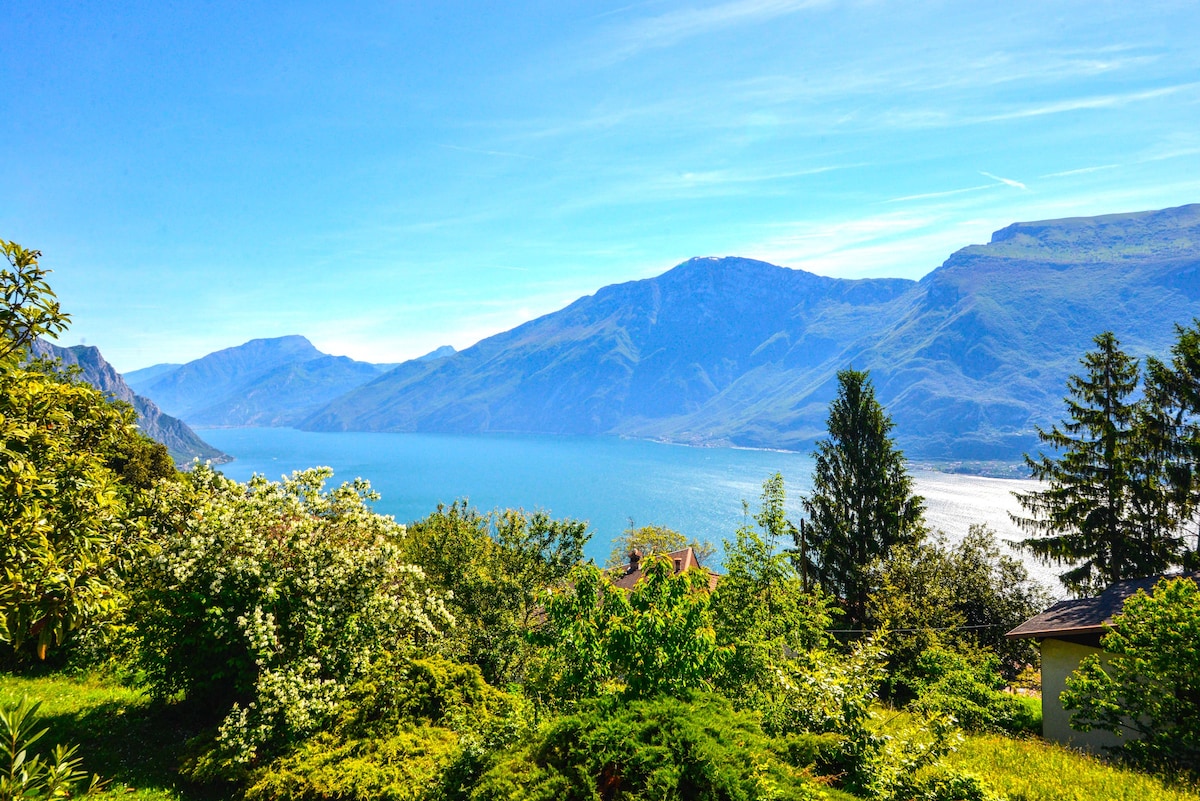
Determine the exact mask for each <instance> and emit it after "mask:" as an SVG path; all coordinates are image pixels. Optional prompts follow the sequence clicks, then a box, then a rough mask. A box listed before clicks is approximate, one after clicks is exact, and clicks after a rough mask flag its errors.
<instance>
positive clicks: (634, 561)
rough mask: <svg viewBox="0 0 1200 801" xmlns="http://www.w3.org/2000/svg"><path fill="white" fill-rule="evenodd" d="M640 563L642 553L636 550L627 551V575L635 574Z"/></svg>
mask: <svg viewBox="0 0 1200 801" xmlns="http://www.w3.org/2000/svg"><path fill="white" fill-rule="evenodd" d="M641 563H642V552H641V551H639V550H638V549H637V548H630V549H629V570H628V571H626V572H628V573H635V572H637V569H638V566H639V565H641Z"/></svg>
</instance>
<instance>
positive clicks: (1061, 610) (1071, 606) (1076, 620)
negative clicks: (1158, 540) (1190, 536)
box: [1005, 571, 1200, 639]
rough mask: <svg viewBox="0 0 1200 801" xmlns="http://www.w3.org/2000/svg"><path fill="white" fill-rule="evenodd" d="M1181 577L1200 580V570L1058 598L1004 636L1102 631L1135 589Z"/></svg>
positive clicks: (1046, 635)
mask: <svg viewBox="0 0 1200 801" xmlns="http://www.w3.org/2000/svg"><path fill="white" fill-rule="evenodd" d="M1181 577H1183V578H1192V579H1195V580H1197V581H1200V571H1195V572H1185V573H1177V574H1172V575H1165V576H1164V575H1158V576H1148V577H1147V578H1139V579H1129V580H1128V581H1118V582H1117V583H1116V584H1113V585H1111V586H1110V587H1109V588H1108V589H1106V590H1105V591H1104V592H1102V593H1100V594H1099V595H1097V596H1096V597H1095V598H1074V599H1071V600H1067V601H1059V602H1058V603H1056V604H1055V605H1054V606H1052V607H1050V608H1049V609H1047V610H1046V611H1045V612H1042V613H1041V614H1040V615H1034V616H1033V617H1031V618H1029V620H1026V621H1025V622H1024V623H1022V624H1021V625H1019V626H1017V627H1016V628H1015V629H1013V630H1012V631H1010V632H1008V634H1006V635H1005V636H1006V637H1011V638H1013V639H1022V638H1025V639H1029V638H1035V637H1036V638H1039V639H1040V638H1043V637H1071V636H1079V635H1086V634H1102V633H1103V632H1104V627H1105V626H1106V625H1108V624H1110V623H1112V619H1113V617H1114V616H1115V615H1118V614H1120V612H1121V607H1123V606H1124V605H1125V599H1127V598H1129V597H1130V596H1132V595H1137V592H1138V590H1146V591H1147V592H1149V591H1150V590H1151V589H1152V588H1153V587H1154V585H1155V584H1157V583H1158V582H1159V580H1160V579H1163V578H1181Z"/></svg>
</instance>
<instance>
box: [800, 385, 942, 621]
mask: <svg viewBox="0 0 1200 801" xmlns="http://www.w3.org/2000/svg"><path fill="white" fill-rule="evenodd" d="M892 427H893V423H892V421H891V418H889V417H888V415H887V414H886V413H885V412H884V410H883V407H882V406H880V405H879V402H878V401H877V400H875V390H874V388H873V387H872V386H871V381H870V379H869V378H868V377H867V374H866V373H865V372H860V371H857V370H843V371H841V372H839V373H838V394H837V398H836V399H834V401H833V403H832V404H831V405H830V407H829V421H828V429H829V436H828V438H827V439H824V440H821V441H820V442H818V443H817V450H816V454H815V456H816V464H815V466H814V469H813V489H812V492H811V493H809V495H808V496H807V497H805V498H804V499H803V504H804V511H805V514H806V515H807V516H808V521H807V527H806V528H807V531H806V532H805V534H806V542H805V546H806V547H805V550H806V551H807V554H808V555H809V558H811V559H812V561H813V568H814V575H815V577H816V579H817V581H818V582H819V583H820V585H821V587H822V588H824V589H825V591H826V592H828V593H831V594H832V595H834V596H835V597H837V598H840V599H842V601H843V602H844V604H845V608H846V611H847V614H848V617H849V622H850V623H852V624H862V623H863V622H864V621H865V619H866V606H867V598H868V596H869V595H870V592H871V589H872V587H871V583H870V570H869V569H870V567H871V564H872V563H873V562H874V561H875V560H877V559H887V558H888V556H889V555H890V553H891V551H892V549H893V548H895V547H897V546H900V545H905V544H912V543H915V542H917V541H918V540H919V539H920V538H921V536H922V535H923V532H924V518H923V515H924V506H923V501H922V498H921V497H920V496H917V495H914V494H913V491H912V479H911V478H910V477H909V475H908V472H907V470H906V469H905V462H904V454H903V453H901V452H900V451H899V450H897V448H896V447H895V443H894V442H893V441H892V438H891V437H890V436H889V434H890V432H891V430H892ZM801 544H802V543H801V541H800V539H799V536H798V535H797V538H796V545H797V547H799V546H801Z"/></svg>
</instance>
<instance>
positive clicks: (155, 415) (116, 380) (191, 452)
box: [30, 339, 232, 465]
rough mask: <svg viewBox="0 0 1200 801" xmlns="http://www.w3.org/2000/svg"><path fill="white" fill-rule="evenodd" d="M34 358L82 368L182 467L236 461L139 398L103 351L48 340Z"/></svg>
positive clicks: (39, 343) (36, 347)
mask: <svg viewBox="0 0 1200 801" xmlns="http://www.w3.org/2000/svg"><path fill="white" fill-rule="evenodd" d="M30 351H31V355H32V356H33V357H34V358H46V359H51V360H54V359H58V360H60V361H61V363H62V365H63V366H64V367H78V368H79V377H80V378H82V379H83V380H84V381H86V382H87V383H89V384H91V385H92V386H94V387H95V388H96V389H98V390H100V391H101V392H104V393H106V394H107V395H108V396H109V397H111V398H114V399H116V400H119V401H124V402H125V403H128V404H129V405H130V406H132V407H133V408H134V410H135V411H136V412H137V416H138V429H139V430H141V432H142V433H143V434H145V435H146V436H148V437H150V438H151V439H153V440H157V441H158V442H161V443H162V444H163V445H166V446H167V451H168V452H170V454H171V458H172V459H174V460H175V463H176V464H178V465H186V464H187V463H189V462H191V461H192V460H193V459H201V460H204V461H212V462H214V463H216V464H223V463H225V462H229V461H231V460H232V457H230V456H229V455H228V454H225V453H222V452H221V451H219V450H217V449H216V448H214V447H213V446H211V445H209V444H208V443H207V442H205V441H204V440H202V439H200V437H199V436H197V435H196V432H195V431H192V429H191V428H190V427H189V426H188V425H187V423H185V422H183V421H182V420H179V419H177V418H175V417H172V416H171V415H169V414H164V413H163V412H162V410H161V409H159V408H158V406H157V404H155V403H154V401H152V400H150V399H149V398H147V397H144V396H142V395H138V394H136V393H135V392H134V391H133V390H132V389H131V388H130V387H129V385H128V384H127V383H126V382H125V380H124V379H123V378H122V377H121V375H120V374H119V373H118V372H117V371H116V370H114V369H113V366H112V365H111V364H109V363H108V362H107V361H106V360H105V359H104V357H103V356H102V355H100V350H99V349H98V348H95V347H90V346H88V345H75V346H73V347H69V348H62V347H59V346H58V345H55V344H53V343H51V342H47V341H45V340H44V339H38V340H35V341H34V343H33V346H32V348H30Z"/></svg>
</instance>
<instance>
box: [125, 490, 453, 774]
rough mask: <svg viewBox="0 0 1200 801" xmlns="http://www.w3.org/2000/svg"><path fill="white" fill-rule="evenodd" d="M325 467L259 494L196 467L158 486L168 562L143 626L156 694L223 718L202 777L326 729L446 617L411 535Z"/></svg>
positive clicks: (152, 586)
mask: <svg viewBox="0 0 1200 801" xmlns="http://www.w3.org/2000/svg"><path fill="white" fill-rule="evenodd" d="M330 475H331V471H330V470H328V469H327V468H324V469H314V470H308V471H304V472H300V473H296V474H294V475H293V476H292V478H290V479H287V480H285V481H284V482H282V483H277V482H270V481H267V480H265V479H263V478H261V477H256V478H254V479H252V480H251V481H250V483H249V484H248V485H242V484H239V483H237V482H234V481H230V480H228V479H226V478H224V477H222V476H221V475H219V474H218V473H215V472H214V471H212V470H211V469H209V468H207V467H203V466H200V467H197V468H196V469H195V470H193V471H192V472H191V473H190V474H188V475H187V476H186V478H185V479H183V480H182V481H180V482H178V483H173V484H163V485H160V486H159V488H158V489H157V497H156V506H155V509H154V514H153V534H154V537H155V544H156V546H157V553H156V554H155V555H154V556H153V558H151V559H148V560H146V561H145V562H144V564H143V565H142V570H141V574H140V576H139V586H138V592H137V596H136V597H137V603H136V606H135V608H134V615H133V617H134V621H135V623H136V627H137V636H138V637H139V638H140V641H141V642H140V648H139V649H138V655H139V659H140V663H141V666H142V668H143V669H144V671H145V677H146V680H147V682H148V684H149V688H150V690H151V692H152V693H153V694H154V695H155V696H156V697H158V698H168V697H172V696H175V695H176V694H179V695H182V696H183V697H184V698H186V699H188V700H191V701H193V702H195V703H198V704H204V705H207V706H209V707H210V708H211V709H212V710H213V711H215V712H219V713H222V714H224V715H225V719H224V722H223V723H222V724H221V728H220V732H219V734H218V737H217V740H216V743H215V747H214V748H213V749H212V750H211V751H210V752H209V754H207V755H206V757H205V758H203V759H202V760H201V761H200V764H199V766H198V769H197V772H198V775H206V774H212V775H237V774H238V773H239V772H240V771H241V770H242V769H243V768H244V767H245V766H247V765H250V764H252V763H254V762H255V761H256V760H258V759H259V758H260V757H262V756H263V755H264V754H266V753H269V752H270V751H272V750H273V749H277V748H278V747H281V746H282V745H285V744H287V743H289V742H293V741H295V740H297V739H299V738H303V737H305V736H307V735H309V734H312V733H314V732H316V731H318V730H320V729H321V728H323V727H324V726H325V725H326V724H327V722H328V721H329V719H330V718H331V717H332V715H333V714H334V713H335V711H336V710H337V709H338V705H339V703H340V701H341V700H342V698H343V696H344V695H345V692H346V691H347V689H348V687H349V686H350V685H351V684H353V683H354V682H355V681H356V680H358V679H359V678H361V677H362V676H364V675H366V673H367V671H368V669H369V668H370V666H371V664H372V663H373V661H374V660H376V659H377V658H379V657H381V656H383V655H384V654H385V653H386V652H388V651H389V650H396V649H403V648H404V647H406V646H407V647H415V646H417V645H418V644H420V643H421V642H423V641H426V640H428V639H429V638H431V637H434V636H435V635H436V634H437V632H438V629H439V627H440V626H442V625H444V624H445V623H446V622H447V615H446V613H445V608H444V605H443V599H442V598H441V597H440V596H439V595H437V594H435V593H431V592H428V591H427V590H426V588H425V586H424V575H423V573H422V571H421V570H420V569H419V568H416V567H412V566H410V565H407V564H405V563H404V562H403V561H402V560H401V559H400V552H399V548H400V540H401V538H402V537H403V536H404V528H403V527H402V526H400V525H398V524H396V523H395V522H394V521H393V520H392V519H391V518H390V517H385V516H382V515H377V514H375V513H374V512H373V511H371V509H370V507H369V506H368V505H367V501H368V500H370V499H371V498H372V497H373V496H372V494H371V492H370V489H369V487H368V486H367V485H366V483H365V482H362V481H356V482H354V483H352V484H343V485H342V486H341V487H339V488H337V489H334V490H332V491H329V492H326V491H324V489H323V484H324V482H325V480H326V479H327V478H328V477H329V476H330Z"/></svg>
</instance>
